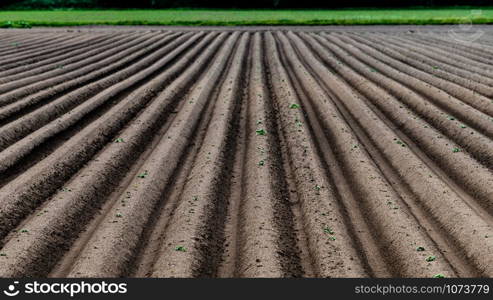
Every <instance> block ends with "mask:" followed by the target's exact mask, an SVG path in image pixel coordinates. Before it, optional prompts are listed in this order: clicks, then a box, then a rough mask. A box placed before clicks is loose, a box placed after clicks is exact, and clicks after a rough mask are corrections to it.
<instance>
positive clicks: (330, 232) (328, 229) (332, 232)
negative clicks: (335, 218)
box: [324, 227, 335, 234]
mask: <svg viewBox="0 0 493 300" xmlns="http://www.w3.org/2000/svg"><path fill="white" fill-rule="evenodd" d="M324 233H328V234H334V233H335V232H334V230H332V228H330V227H324Z"/></svg>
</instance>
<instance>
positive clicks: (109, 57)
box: [0, 33, 179, 106]
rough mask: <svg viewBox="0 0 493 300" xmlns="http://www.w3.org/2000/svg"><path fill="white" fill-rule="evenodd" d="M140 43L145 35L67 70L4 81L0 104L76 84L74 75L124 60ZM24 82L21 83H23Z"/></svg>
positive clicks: (97, 53)
mask: <svg viewBox="0 0 493 300" xmlns="http://www.w3.org/2000/svg"><path fill="white" fill-rule="evenodd" d="M177 35H179V34H177V33H175V34H171V35H170V36H165V37H164V39H166V40H167V39H170V38H175V37H176V36H177ZM157 37H159V36H157ZM150 39H151V40H154V39H156V36H155V37H151V38H150ZM146 40H147V42H146ZM139 43H140V44H139ZM142 43H143V44H145V45H148V44H149V38H148V37H146V36H143V37H139V38H137V39H135V40H130V41H127V42H126V44H123V43H120V45H116V47H114V48H109V49H107V50H106V51H103V52H96V53H95V55H92V56H90V57H87V58H86V59H84V60H82V61H79V62H77V63H75V64H73V65H72V66H70V67H69V68H67V69H61V70H58V69H56V70H52V71H49V72H46V73H44V74H40V75H35V76H31V77H28V78H25V79H21V80H19V81H15V82H11V83H8V84H4V85H2V86H1V87H0V92H3V94H2V95H1V97H0V103H1V104H0V105H1V106H5V105H8V104H11V103H14V102H16V101H19V100H20V99H23V98H25V97H26V96H29V95H30V94H34V93H38V92H41V91H43V90H46V89H48V90H49V89H53V88H54V87H59V86H67V81H69V82H70V81H71V82H75V83H77V84H79V86H80V85H82V83H84V82H81V80H80V79H79V80H77V79H78V78H80V77H82V76H84V75H88V74H90V72H94V73H95V74H98V73H100V70H101V69H102V68H105V67H107V66H108V65H111V64H114V63H115V62H117V61H119V60H122V58H123V59H125V58H126V56H131V55H132V52H131V51H129V50H130V49H133V50H136V49H139V48H142V47H143V46H144V45H141V44H142ZM129 47H131V48H130V49H129ZM144 49H145V48H144ZM98 71H99V72H98ZM52 75H54V76H52ZM24 83H25V85H24V86H23V84H24ZM73 85H74V84H72V85H68V86H69V87H73ZM64 92H66V89H64Z"/></svg>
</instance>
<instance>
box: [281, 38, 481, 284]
mask: <svg viewBox="0 0 493 300" xmlns="http://www.w3.org/2000/svg"><path fill="white" fill-rule="evenodd" d="M290 34H291V33H290ZM290 34H288V35H290ZM290 37H291V38H292V39H293V38H296V36H293V35H291V36H290ZM299 51H300V54H298V55H299V56H300V57H304V58H306V57H308V56H307V52H306V51H307V50H305V51H301V50H299ZM301 53H303V54H304V55H302V54H301ZM307 67H308V69H310V66H307ZM310 71H311V72H313V70H310ZM312 76H314V77H313V78H317V74H313V75H312ZM326 92H328V93H330V92H329V91H326ZM312 98H313V99H315V97H312ZM330 99H337V97H335V96H333V97H330ZM341 99H342V98H341ZM338 101H341V100H340V99H339V100H337V101H335V102H334V104H335V105H336V107H337V108H328V109H327V112H326V113H325V115H327V116H328V115H331V114H334V113H335V112H336V111H338V112H340V114H341V116H340V118H341V120H344V123H346V124H347V126H349V128H350V130H349V131H346V132H352V133H354V134H355V136H356V137H357V138H358V140H359V141H358V142H356V143H355V141H350V140H345V141H343V142H342V141H341V142H337V139H340V138H341V136H342V135H344V133H341V132H339V133H338V134H332V138H329V140H330V141H331V142H330V144H331V145H334V148H335V149H337V148H338V147H347V148H346V150H344V148H339V149H338V152H339V157H338V158H337V161H341V162H344V161H346V162H347V161H348V162H349V165H350V164H351V162H352V163H353V166H352V167H350V166H347V167H343V168H342V172H344V173H345V175H344V178H347V179H348V180H350V181H352V182H351V183H350V185H351V186H352V190H360V187H362V186H363V185H370V182H369V181H371V185H375V180H376V179H378V178H377V177H381V178H382V179H381V180H384V181H385V182H388V183H389V184H390V185H391V186H392V188H393V189H394V190H395V194H394V196H393V197H391V195H388V194H387V193H383V194H381V195H380V196H377V197H375V198H374V200H373V201H374V202H375V203H373V204H372V203H370V205H368V203H367V201H368V200H367V198H370V197H371V194H372V192H371V191H370V192H369V191H368V190H367V191H362V190H360V192H359V195H360V199H359V201H358V202H359V203H361V204H359V205H356V207H355V208H353V209H354V210H358V206H360V205H363V207H366V208H365V209H364V210H365V211H366V212H368V211H369V212H372V213H365V218H366V219H368V220H369V222H370V224H371V225H372V230H371V231H369V232H373V233H375V232H377V233H379V234H378V236H377V237H375V238H378V240H379V244H382V246H381V247H383V248H382V249H380V250H377V251H380V252H385V253H389V255H388V256H386V258H385V259H381V260H379V261H380V262H382V261H385V260H389V257H392V256H396V260H397V262H396V261H394V262H392V261H390V262H388V263H387V264H386V266H388V267H391V268H393V276H405V277H423V276H424V277H431V276H432V275H434V274H437V272H438V273H448V274H449V275H452V276H454V275H455V274H460V275H461V276H472V274H476V273H474V271H471V269H470V268H469V266H468V265H467V264H465V263H464V262H463V261H462V260H460V259H459V257H460V256H457V255H454V253H453V252H450V251H449V250H448V249H449V248H450V247H449V246H448V244H447V243H446V242H443V238H441V236H440V235H439V234H434V235H432V236H430V233H429V232H428V231H427V230H423V228H421V225H423V224H422V223H425V224H424V228H425V229H428V230H429V228H430V227H431V225H430V224H429V222H427V220H426V219H425V218H423V217H422V214H421V215H418V216H416V215H415V212H414V211H413V210H411V211H412V217H411V218H409V217H408V216H407V215H408V214H410V212H408V211H406V207H405V206H407V204H408V203H407V201H406V200H405V198H406V197H409V196H408V195H407V194H406V195H403V192H402V190H403V189H404V188H405V186H406V185H405V184H403V183H399V181H400V180H399V177H398V176H391V177H389V176H388V174H387V172H382V173H380V172H381V170H382V167H383V164H384V163H383V162H382V159H381V158H379V159H375V153H374V152H375V151H377V150H376V148H375V147H374V146H373V145H372V142H371V139H369V138H368V137H367V136H366V135H365V133H364V132H363V130H362V129H361V128H360V127H359V125H358V122H357V121H356V120H355V119H354V118H352V117H351V116H350V115H349V113H348V111H347V110H346V109H345V108H344V107H343V106H341V104H340V103H339V102H338ZM317 107H323V105H317ZM319 114H320V113H319ZM330 128H339V125H337V124H333V125H332V126H330V125H329V126H327V127H326V129H325V131H326V132H327V133H329V132H330V131H331V129H330ZM338 131H339V130H338ZM342 132H344V131H342ZM359 142H360V143H361V144H359ZM360 148H361V149H366V152H365V153H367V154H368V155H369V157H366V155H365V156H363V157H361V158H363V159H365V160H367V161H372V160H374V161H375V163H376V165H374V166H372V167H371V169H373V170H374V171H370V170H371V169H367V170H366V171H364V170H358V169H359V168H360V167H359V165H360V163H362V162H363V161H361V158H356V157H355V158H344V156H345V155H347V153H350V156H354V154H355V152H356V151H359V150H358V149H360ZM344 152H346V154H345V153H344ZM350 156H349V157H350ZM358 162H360V163H358ZM330 168H331V167H328V169H330ZM377 168H378V169H377ZM351 169H355V170H354V171H352V170H351ZM387 171H388V170H387ZM363 174H365V176H369V178H370V180H369V181H365V180H364V176H362V175H363ZM355 177H356V180H355ZM358 177H359V179H358ZM351 178H353V179H351ZM361 180H363V181H361ZM390 185H388V184H385V185H383V190H382V189H381V188H377V190H378V191H379V192H384V191H385V190H386V189H389V188H390ZM365 188H366V189H367V188H368V187H365ZM345 193H346V194H351V191H346V192H345ZM386 194H387V195H386ZM390 194H392V193H390ZM408 194H409V193H408ZM361 195H364V196H361ZM377 195H378V194H377ZM361 197H363V198H361ZM379 199H385V200H383V201H381V202H382V204H380V205H378V204H377V206H376V207H375V208H372V205H373V206H374V205H375V204H376V203H378V202H379V201H378V200H379ZM385 202H386V203H385ZM365 203H366V204H365ZM385 206H387V207H385ZM398 206H400V208H399V207H398ZM396 208H399V210H395V209H396ZM380 210H383V211H385V210H387V211H389V213H390V212H391V214H396V213H397V214H398V215H397V218H398V219H397V220H393V221H391V222H390V223H388V224H387V225H383V224H385V223H386V222H387V221H386V220H387V219H390V220H391V219H392V218H393V217H392V215H391V214H390V215H387V216H385V214H384V215H382V216H380V217H379V218H376V219H375V217H376V216H378V215H379V214H381V213H379V211H380ZM401 211H404V215H402V214H401ZM353 213H354V212H353ZM406 219H410V220H411V225H410V224H407V225H406V226H403V225H404V224H406V221H405V220H406ZM407 222H409V221H407ZM418 222H419V223H418ZM394 224H400V226H399V227H398V228H402V229H405V231H404V232H397V233H392V234H391V235H390V236H387V240H388V239H389V238H390V241H392V242H391V244H393V243H397V245H394V246H391V247H394V249H392V248H391V249H388V248H387V247H388V246H385V244H386V241H385V239H384V238H382V237H379V236H381V235H382V231H392V229H389V228H392V227H393V226H394ZM412 224H414V225H412ZM411 228H415V229H417V231H418V232H421V233H420V234H419V235H417V236H416V234H415V233H414V232H411V233H409V230H410V229H411ZM434 230H436V227H435V228H434ZM399 231H400V230H399ZM400 234H405V235H406V237H400V238H397V236H399V235H400ZM420 235H421V237H419V236H420ZM383 236H385V234H383ZM435 238H438V239H439V240H441V241H442V243H440V245H439V246H438V245H435V240H434V239H435ZM406 240H407V241H406ZM396 246H397V248H395V247H396ZM418 246H421V247H423V248H424V249H426V251H423V252H422V253H419V252H416V248H417V247H418ZM405 248H408V249H407V250H405ZM370 251H371V250H370ZM373 251H375V250H373ZM438 251H440V252H442V254H445V255H444V258H445V262H444V267H445V269H440V266H438V268H435V269H433V268H431V269H430V267H429V266H426V267H425V268H423V269H422V270H416V269H415V270H413V269H414V268H415V267H416V265H419V264H421V265H424V264H425V263H426V262H425V257H426V255H428V254H430V253H431V254H433V253H436V252H438ZM406 252H407V253H406ZM450 256H453V260H452V261H453V265H452V266H451V267H452V269H453V271H452V270H450V269H449V270H448V271H446V269H447V268H448V266H447V264H448V262H449V259H448V257H450ZM413 258H414V259H413ZM440 259H441V258H438V260H440ZM416 260H417V261H418V262H416ZM402 264H403V265H404V267H405V268H407V269H409V267H411V270H410V271H407V272H405V269H402V266H401V267H399V265H402ZM406 264H408V266H406ZM409 264H411V265H412V266H409ZM456 266H460V269H459V270H458V269H456V268H455V267H456ZM396 267H397V268H396ZM402 271H404V273H403V272H402ZM375 275H377V276H376V277H382V275H381V274H375ZM446 276H447V277H448V275H446Z"/></svg>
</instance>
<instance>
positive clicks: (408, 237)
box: [0, 26, 493, 277]
mask: <svg viewBox="0 0 493 300" xmlns="http://www.w3.org/2000/svg"><path fill="white" fill-rule="evenodd" d="M475 28H476V30H477V31H480V32H481V34H479V35H478V36H477V38H475V39H474V41H472V42H471V41H470V40H467V38H468V37H470V35H469V36H468V35H458V34H456V33H455V32H454V30H455V29H457V28H456V27H422V28H418V27H412V26H406V27H382V26H379V27H358V28H357V29H354V30H352V29H351V28H348V27H344V28H340V29H337V28H334V27H332V28H320V27H317V28H311V30H310V28H277V30H276V29H275V28H257V29H256V28H247V29H245V30H241V28H237V29H233V30H232V29H228V30H218V29H217V28H216V29H214V28H209V29H205V28H204V29H202V30H201V29H200V28H198V29H197V28H195V29H193V30H186V29H185V28H165V27H162V28H158V27H153V28H138V27H135V28H133V27H130V28H127V29H122V28H118V29H112V28H111V27H100V28H99V27H98V28H92V27H89V28H79V29H77V28H76V29H73V28H58V29H53V30H52V29H43V28H41V29H33V30H24V31H23V30H2V31H0V277H32V276H36V277H122V276H124V277H434V276H442V275H443V276H445V277H478V276H481V277H491V276H493V172H492V170H493V100H492V99H493V98H492V97H493V72H492V63H493V35H492V34H491V30H490V31H484V29H485V28H486V27H484V26H483V27H475ZM483 31H484V32H483ZM461 39H465V41H464V40H461Z"/></svg>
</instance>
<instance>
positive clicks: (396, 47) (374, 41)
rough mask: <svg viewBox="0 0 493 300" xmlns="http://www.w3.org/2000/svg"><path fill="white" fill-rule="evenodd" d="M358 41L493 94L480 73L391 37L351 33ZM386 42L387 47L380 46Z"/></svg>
mask: <svg viewBox="0 0 493 300" xmlns="http://www.w3.org/2000/svg"><path fill="white" fill-rule="evenodd" d="M351 37H352V38H353V39H355V40H357V41H358V42H361V43H365V44H366V45H368V46H373V47H376V48H378V50H379V51H382V52H384V53H386V54H388V55H390V56H392V57H393V58H395V59H398V60H399V61H401V62H403V63H406V64H409V65H412V66H413V67H415V68H418V69H420V70H421V71H424V72H428V73H431V74H433V75H434V76H438V77H440V78H442V79H445V80H449V81H452V82H454V83H456V84H458V85H461V86H462V87H464V88H467V89H470V90H471V91H473V92H477V93H479V94H481V95H483V96H486V97H492V96H493V87H491V84H490V85H488V84H485V83H483V82H484V81H487V80H488V79H487V78H484V77H483V80H481V81H479V80H477V77H478V74H476V73H472V72H470V71H466V70H464V69H459V68H457V67H455V66H452V65H450V64H447V63H443V62H441V61H438V60H434V59H431V58H428V57H427V56H425V55H423V54H422V53H418V52H413V51H411V50H410V49H409V48H408V47H403V45H402V44H394V43H393V42H392V41H391V40H390V39H388V38H387V39H384V38H382V37H379V36H374V35H370V36H369V35H351ZM379 44H385V47H382V46H379ZM491 83H492V84H493V81H491Z"/></svg>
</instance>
